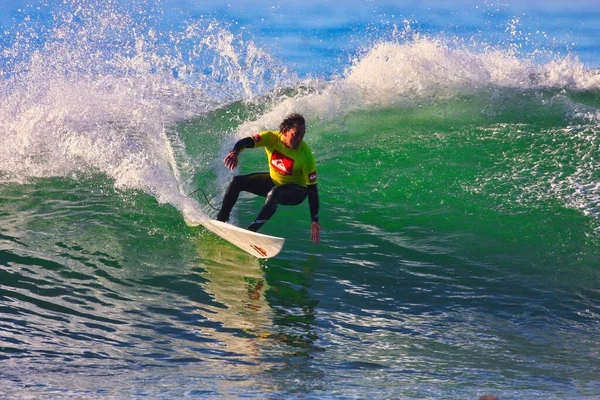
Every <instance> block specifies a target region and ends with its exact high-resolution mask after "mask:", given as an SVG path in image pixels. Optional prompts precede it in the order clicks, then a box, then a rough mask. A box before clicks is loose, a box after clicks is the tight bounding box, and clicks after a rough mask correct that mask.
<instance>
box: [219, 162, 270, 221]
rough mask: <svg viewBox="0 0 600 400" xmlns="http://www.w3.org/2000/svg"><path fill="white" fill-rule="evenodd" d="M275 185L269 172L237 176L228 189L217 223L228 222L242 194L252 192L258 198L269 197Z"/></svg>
mask: <svg viewBox="0 0 600 400" xmlns="http://www.w3.org/2000/svg"><path fill="white" fill-rule="evenodd" d="M274 186H275V185H274V184H273V181H272V180H271V177H270V176H269V173H268V172H259V173H254V174H248V175H237V176H234V177H233V179H232V180H231V183H230V184H229V186H228V187H227V191H226V192H225V197H224V198H223V204H222V205H221V210H220V211H219V214H218V215H217V221H223V222H225V221H227V220H228V219H229V214H231V210H232V209H233V206H234V205H235V203H236V202H237V200H238V197H239V195H240V192H250V193H252V194H255V195H258V196H263V197H264V196H267V195H268V193H269V191H270V190H271V189H273V187H274Z"/></svg>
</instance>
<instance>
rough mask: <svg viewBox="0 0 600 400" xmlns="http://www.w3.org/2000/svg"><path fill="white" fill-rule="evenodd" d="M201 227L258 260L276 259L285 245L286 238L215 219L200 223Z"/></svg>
mask: <svg viewBox="0 0 600 400" xmlns="http://www.w3.org/2000/svg"><path fill="white" fill-rule="evenodd" d="M200 225H202V226H203V227H205V228H206V229H208V230H209V231H211V232H212V233H214V234H216V235H218V236H220V237H221V238H223V239H225V240H227V241H228V242H229V243H231V244H233V245H234V246H237V247H239V248H240V249H242V250H244V251H245V252H247V253H249V254H252V255H253V256H255V257H257V258H271V257H275V256H276V255H277V254H279V252H280V251H281V249H282V248H283V244H284V243H285V239H284V238H280V237H277V236H269V235H264V234H262V233H258V232H252V231H249V230H247V229H243V228H239V227H237V226H235V225H231V224H228V223H225V222H221V221H216V220H214V219H207V220H204V221H200Z"/></svg>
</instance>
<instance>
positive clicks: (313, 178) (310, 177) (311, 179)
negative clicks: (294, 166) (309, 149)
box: [308, 171, 317, 183]
mask: <svg viewBox="0 0 600 400" xmlns="http://www.w3.org/2000/svg"><path fill="white" fill-rule="evenodd" d="M308 181H309V182H310V183H315V182H316V181H317V171H314V172H311V173H310V175H308Z"/></svg>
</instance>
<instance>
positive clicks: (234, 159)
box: [223, 136, 254, 169]
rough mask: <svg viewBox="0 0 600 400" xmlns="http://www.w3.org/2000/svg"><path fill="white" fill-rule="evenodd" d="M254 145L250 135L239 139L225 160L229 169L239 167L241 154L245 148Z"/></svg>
mask: <svg viewBox="0 0 600 400" xmlns="http://www.w3.org/2000/svg"><path fill="white" fill-rule="evenodd" d="M252 147H254V140H253V139H252V138H251V137H250V136H248V137H245V138H243V139H240V140H238V141H237V143H236V144H235V145H234V146H233V150H231V151H230V152H229V154H227V156H226V157H225V159H224V160H223V162H224V163H225V166H226V167H227V168H228V169H234V168H235V167H237V165H238V162H239V155H240V153H241V152H242V150H244V149H245V148H252Z"/></svg>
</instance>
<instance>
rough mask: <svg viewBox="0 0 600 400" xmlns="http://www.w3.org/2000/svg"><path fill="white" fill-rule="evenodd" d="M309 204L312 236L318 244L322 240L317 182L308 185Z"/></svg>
mask: <svg viewBox="0 0 600 400" xmlns="http://www.w3.org/2000/svg"><path fill="white" fill-rule="evenodd" d="M307 190H308V206H309V208H310V217H311V224H310V225H311V226H310V238H311V240H312V241H313V242H314V243H315V244H316V243H319V242H320V241H321V225H320V224H319V191H318V190H317V184H314V185H308V187H307Z"/></svg>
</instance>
